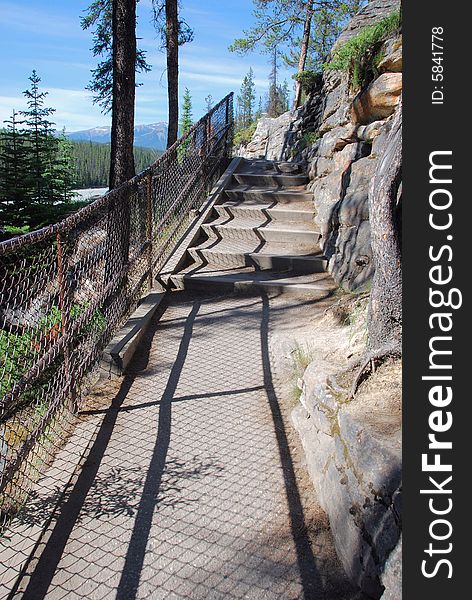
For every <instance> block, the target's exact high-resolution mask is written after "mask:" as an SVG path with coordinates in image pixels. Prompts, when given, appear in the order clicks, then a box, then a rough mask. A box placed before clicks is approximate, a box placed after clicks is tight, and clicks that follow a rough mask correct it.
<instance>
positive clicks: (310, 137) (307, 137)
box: [301, 131, 320, 148]
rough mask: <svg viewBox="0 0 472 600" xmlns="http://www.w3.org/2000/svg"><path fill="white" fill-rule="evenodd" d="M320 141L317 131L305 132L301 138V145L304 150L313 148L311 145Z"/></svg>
mask: <svg viewBox="0 0 472 600" xmlns="http://www.w3.org/2000/svg"><path fill="white" fill-rule="evenodd" d="M319 139H320V134H319V133H318V132H317V131H307V132H306V133H304V134H303V136H302V140H301V141H302V144H303V147H304V148H306V147H307V146H313V144H314V143H315V142H317V141H318V140H319Z"/></svg>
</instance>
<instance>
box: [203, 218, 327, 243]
mask: <svg viewBox="0 0 472 600" xmlns="http://www.w3.org/2000/svg"><path fill="white" fill-rule="evenodd" d="M266 221H267V220H266V219H264V220H263V221H261V220H257V219H244V220H243V219H232V220H228V219H225V218H221V219H216V220H215V221H213V222H211V223H205V224H204V225H202V229H203V231H204V232H205V233H206V234H207V235H208V236H209V237H212V236H216V237H218V238H219V239H225V240H254V241H257V240H260V241H261V242H289V241H290V243H294V244H316V242H317V241H318V240H319V238H320V233H319V231H316V229H315V224H314V223H299V222H296V223H293V222H288V221H287V222H284V223H280V222H276V221H272V222H270V223H268V224H265V223H266Z"/></svg>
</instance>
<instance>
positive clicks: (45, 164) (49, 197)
mask: <svg viewBox="0 0 472 600" xmlns="http://www.w3.org/2000/svg"><path fill="white" fill-rule="evenodd" d="M29 80H30V81H31V85H30V89H28V90H25V91H24V92H23V94H24V96H25V97H26V99H27V105H28V110H24V111H21V113H20V114H21V115H22V116H24V117H25V124H26V129H27V132H28V138H29V141H30V144H31V157H30V172H31V175H32V177H33V178H34V186H35V191H34V194H33V200H34V201H35V202H37V203H39V204H52V203H54V202H55V201H56V200H58V199H60V194H57V190H56V189H55V186H54V178H53V165H54V160H55V157H56V153H57V147H58V141H57V138H56V137H55V136H54V135H53V131H54V125H55V123H53V122H52V121H49V119H48V117H49V116H50V115H52V114H53V113H54V112H55V109H54V108H47V107H45V106H44V100H45V98H46V96H47V95H48V92H40V91H39V83H40V81H41V78H40V77H38V75H37V73H36V71H35V70H33V73H32V75H31V77H30V78H29Z"/></svg>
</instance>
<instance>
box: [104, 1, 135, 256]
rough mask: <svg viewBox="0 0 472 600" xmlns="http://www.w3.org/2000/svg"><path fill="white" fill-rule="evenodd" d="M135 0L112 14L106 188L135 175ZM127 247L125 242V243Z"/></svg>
mask: <svg viewBox="0 0 472 600" xmlns="http://www.w3.org/2000/svg"><path fill="white" fill-rule="evenodd" d="M136 53H137V49H136V0H114V1H113V15H112V64H113V94H112V96H113V97H112V113H111V115H112V116H111V162H110V180H109V187H110V189H111V190H112V189H114V188H116V187H118V186H119V185H121V184H122V183H124V182H125V181H128V180H129V179H131V178H132V177H134V175H135V165H134V154H133V145H134V105H135V92H136ZM125 245H126V242H125Z"/></svg>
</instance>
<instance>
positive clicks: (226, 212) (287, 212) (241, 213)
mask: <svg viewBox="0 0 472 600" xmlns="http://www.w3.org/2000/svg"><path fill="white" fill-rule="evenodd" d="M215 210H216V212H217V213H218V215H219V216H220V217H222V218H223V217H225V216H226V217H228V216H230V217H232V218H234V219H243V220H248V219H260V218H261V216H263V217H265V218H266V220H267V219H270V220H272V221H288V222H300V223H311V222H313V219H314V217H315V213H314V211H313V210H312V209H311V208H310V207H306V206H305V205H301V206H300V205H297V207H296V208H293V207H292V206H290V207H288V208H285V207H282V208H280V207H279V206H278V205H277V204H276V205H275V206H274V205H273V204H251V205H249V206H248V205H246V204H245V203H244V202H239V203H229V202H228V203H227V202H225V203H224V204H217V205H216V206H215Z"/></svg>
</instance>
